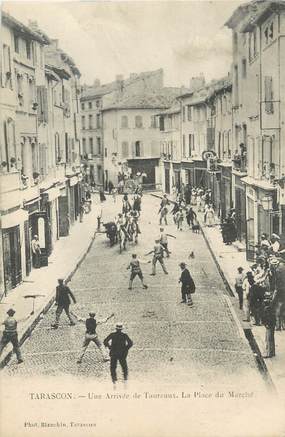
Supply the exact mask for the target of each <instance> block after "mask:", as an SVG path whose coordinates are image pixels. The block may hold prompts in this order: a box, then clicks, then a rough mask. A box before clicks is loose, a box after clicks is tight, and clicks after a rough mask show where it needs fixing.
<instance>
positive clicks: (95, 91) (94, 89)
mask: <svg viewBox="0 0 285 437" xmlns="http://www.w3.org/2000/svg"><path fill="white" fill-rule="evenodd" d="M155 74H163V70H162V69H161V68H160V69H158V70H153V71H143V72H142V73H139V74H133V75H131V76H130V77H129V78H127V79H123V80H121V81H117V80H115V81H113V82H110V83H106V84H104V85H99V86H94V85H93V86H92V85H91V86H88V87H86V88H83V92H82V95H81V98H80V100H81V101H85V100H89V99H92V98H97V97H102V96H104V95H106V94H109V93H111V92H113V91H115V90H118V89H120V88H121V86H122V84H123V87H124V88H125V87H126V86H128V85H130V84H133V83H135V82H137V81H141V80H143V79H147V78H148V77H151V76H153V75H155Z"/></svg>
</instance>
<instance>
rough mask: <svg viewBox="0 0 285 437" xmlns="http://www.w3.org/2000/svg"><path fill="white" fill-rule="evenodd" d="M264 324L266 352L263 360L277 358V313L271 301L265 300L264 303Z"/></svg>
mask: <svg viewBox="0 0 285 437" xmlns="http://www.w3.org/2000/svg"><path fill="white" fill-rule="evenodd" d="M262 323H263V325H264V326H265V329H266V332H265V350H266V353H265V355H264V356H263V358H272V357H275V338H274V331H275V325H276V317H275V311H274V308H273V305H272V301H271V299H270V298H269V297H268V298H265V299H264V302H263V311H262Z"/></svg>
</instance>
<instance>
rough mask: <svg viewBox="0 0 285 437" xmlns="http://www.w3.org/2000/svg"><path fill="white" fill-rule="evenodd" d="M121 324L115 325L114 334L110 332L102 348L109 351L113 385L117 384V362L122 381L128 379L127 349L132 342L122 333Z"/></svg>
mask: <svg viewBox="0 0 285 437" xmlns="http://www.w3.org/2000/svg"><path fill="white" fill-rule="evenodd" d="M122 330H123V325H122V323H117V325H116V332H112V333H111V334H110V335H108V337H106V338H105V340H104V346H105V347H107V348H108V349H109V350H110V357H111V362H110V370H111V378H112V381H113V384H116V382H117V371H116V369H117V364H118V361H119V363H120V364H121V367H122V370H123V376H124V381H127V379H128V364H127V356H128V352H129V349H130V348H131V347H132V346H133V342H132V340H131V339H130V337H129V336H128V335H127V334H125V333H124V332H122Z"/></svg>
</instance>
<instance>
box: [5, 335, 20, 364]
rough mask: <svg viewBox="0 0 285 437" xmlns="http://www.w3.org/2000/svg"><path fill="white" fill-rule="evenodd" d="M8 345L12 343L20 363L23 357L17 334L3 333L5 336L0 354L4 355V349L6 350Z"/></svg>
mask: <svg viewBox="0 0 285 437" xmlns="http://www.w3.org/2000/svg"><path fill="white" fill-rule="evenodd" d="M8 343H12V345H13V350H14V352H15V354H16V357H17V360H18V361H19V360H21V359H22V356H21V351H20V346H19V341H18V334H17V332H15V333H13V334H8V333H5V332H4V333H3V336H2V338H1V341H0V354H1V353H2V351H3V349H4V348H5V346H7V344H8Z"/></svg>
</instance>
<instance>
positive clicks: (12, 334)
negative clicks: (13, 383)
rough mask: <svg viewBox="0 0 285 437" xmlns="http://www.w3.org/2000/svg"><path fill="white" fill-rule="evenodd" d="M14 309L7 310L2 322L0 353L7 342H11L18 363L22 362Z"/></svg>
mask: <svg viewBox="0 0 285 437" xmlns="http://www.w3.org/2000/svg"><path fill="white" fill-rule="evenodd" d="M15 312H16V311H15V310H13V308H10V309H9V310H8V311H7V314H8V317H7V318H6V319H5V320H4V322H3V323H2V324H3V325H4V331H3V335H2V338H1V340H0V355H1V353H2V351H3V349H4V348H5V346H6V345H7V344H8V343H12V345H13V351H14V352H15V354H16V356H17V360H18V364H21V363H22V362H23V359H22V355H21V351H20V346H19V340H18V332H17V320H16V319H15V318H14V314H15Z"/></svg>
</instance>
